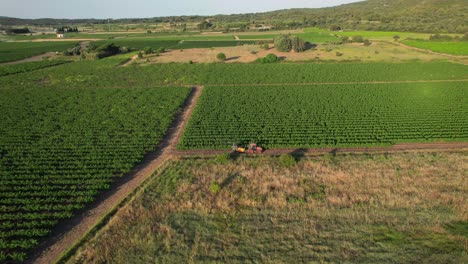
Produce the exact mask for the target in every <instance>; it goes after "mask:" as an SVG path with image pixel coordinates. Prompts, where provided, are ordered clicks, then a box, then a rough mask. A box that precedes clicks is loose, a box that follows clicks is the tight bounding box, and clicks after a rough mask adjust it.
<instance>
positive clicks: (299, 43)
mask: <svg viewBox="0 0 468 264" xmlns="http://www.w3.org/2000/svg"><path fill="white" fill-rule="evenodd" d="M291 47H292V49H293V50H294V51H295V52H303V51H305V50H306V49H307V47H306V42H305V41H304V40H302V39H300V38H299V37H291Z"/></svg>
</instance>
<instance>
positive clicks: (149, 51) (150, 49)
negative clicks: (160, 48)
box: [143, 47, 154, 55]
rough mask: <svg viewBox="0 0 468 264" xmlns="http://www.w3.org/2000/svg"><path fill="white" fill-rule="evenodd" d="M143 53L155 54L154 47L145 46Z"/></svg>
mask: <svg viewBox="0 0 468 264" xmlns="http://www.w3.org/2000/svg"><path fill="white" fill-rule="evenodd" d="M143 53H144V54H145V55H148V54H153V53H154V51H153V48H151V47H145V48H144V49H143Z"/></svg>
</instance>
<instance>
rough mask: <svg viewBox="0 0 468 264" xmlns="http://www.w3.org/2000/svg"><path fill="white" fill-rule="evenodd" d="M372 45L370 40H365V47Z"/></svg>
mask: <svg viewBox="0 0 468 264" xmlns="http://www.w3.org/2000/svg"><path fill="white" fill-rule="evenodd" d="M370 45H372V42H371V41H370V40H368V39H365V40H364V46H370Z"/></svg>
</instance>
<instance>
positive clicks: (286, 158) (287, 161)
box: [278, 154, 297, 167]
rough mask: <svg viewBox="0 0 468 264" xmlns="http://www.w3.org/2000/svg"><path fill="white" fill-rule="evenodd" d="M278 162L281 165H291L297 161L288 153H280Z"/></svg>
mask: <svg viewBox="0 0 468 264" xmlns="http://www.w3.org/2000/svg"><path fill="white" fill-rule="evenodd" d="M278 161H279V163H280V165H281V166H283V167H292V166H294V165H296V163H297V161H296V159H295V158H294V157H293V156H291V155H290V154H282V155H281V156H280V157H279V160H278Z"/></svg>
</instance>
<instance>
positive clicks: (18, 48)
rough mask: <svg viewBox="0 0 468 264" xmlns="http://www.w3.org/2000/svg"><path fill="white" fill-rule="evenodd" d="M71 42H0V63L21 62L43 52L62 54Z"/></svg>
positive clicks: (69, 46)
mask: <svg viewBox="0 0 468 264" xmlns="http://www.w3.org/2000/svg"><path fill="white" fill-rule="evenodd" d="M74 46H75V43H73V42H0V62H7V61H15V60H21V59H25V58H28V57H32V56H35V55H39V54H42V53H45V52H63V51H64V50H66V49H69V48H73V47H74Z"/></svg>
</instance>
